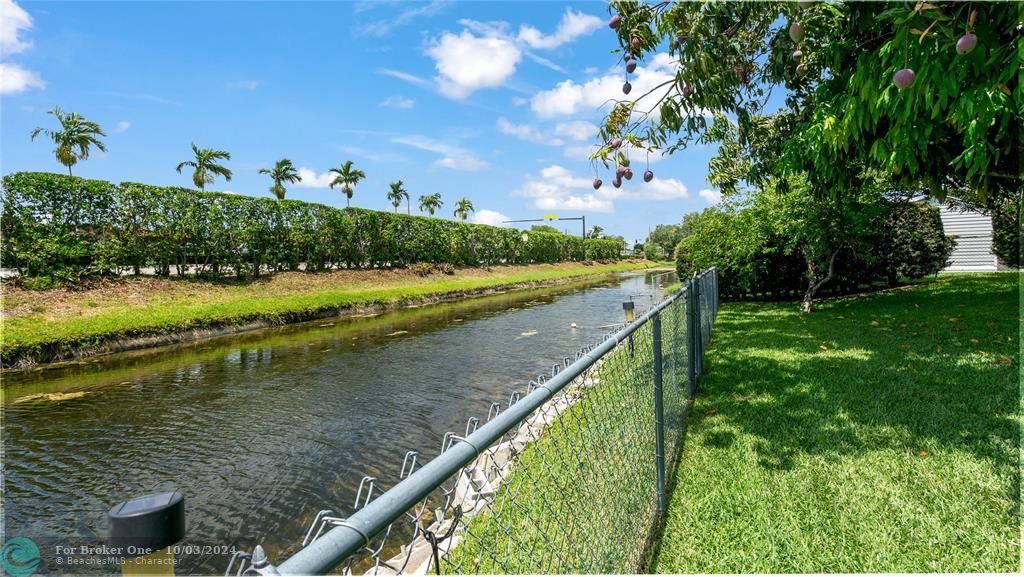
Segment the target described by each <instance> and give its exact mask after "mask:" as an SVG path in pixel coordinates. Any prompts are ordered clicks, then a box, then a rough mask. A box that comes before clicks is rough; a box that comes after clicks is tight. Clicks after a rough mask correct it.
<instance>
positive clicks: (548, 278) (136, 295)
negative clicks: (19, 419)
mask: <svg viewBox="0 0 1024 577" xmlns="http://www.w3.org/2000/svg"><path fill="white" fill-rule="evenodd" d="M653 266H655V265H654V264H652V263H649V262H646V261H627V262H618V263H613V264H590V265H586V264H581V263H561V264H552V265H529V266H508V267H493V268H472V269H458V270H456V271H455V273H454V274H451V275H448V274H443V273H440V272H433V273H431V274H428V275H426V276H420V275H419V274H417V273H416V272H415V271H413V270H410V269H397V270H354V271H348V270H340V271H333V272H329V273H316V274H314V273H282V274H277V275H273V276H269V277H266V278H263V279H260V280H258V281H254V282H246V283H236V282H207V281H200V280H193V279H166V278H163V279H158V278H150V277H144V278H127V279H119V280H116V281H110V282H104V283H99V284H96V285H94V286H91V287H89V288H85V289H81V288H78V289H54V290H47V291H30V290H25V289H20V288H16V287H12V286H5V287H4V305H3V306H4V308H3V311H4V316H3V320H4V327H3V343H2V346H0V354H2V357H3V361H4V365H5V366H9V365H11V364H13V363H15V362H16V361H18V360H19V359H22V360H23V359H26V358H33V357H34V358H37V359H41V360H49V358H47V357H48V356H51V357H52V356H53V354H54V352H55V351H56V352H57V353H60V351H70V350H71V349H74V348H79V347H83V346H85V347H87V346H95V345H98V344H101V343H104V342H108V341H112V340H117V339H127V338H138V337H145V336H151V335H160V334H166V333H176V332H183V331H191V330H196V329H203V328H208V327H217V326H225V325H232V324H243V323H251V322H254V321H267V322H272V323H280V322H290V321H296V320H305V319H307V318H314V316H315V315H318V314H323V313H330V312H332V311H333V312H343V311H344V310H346V309H358V308H361V307H369V306H383V307H388V306H394V305H398V304H402V303H408V302H429V301H431V300H434V299H441V298H448V297H452V296H459V295H462V294H465V295H471V294H476V293H480V292H485V291H489V290H499V289H504V288H509V287H515V286H528V285H533V284H537V283H551V282H558V281H563V280H568V279H572V278H579V277H582V276H591V275H602V274H609V273H613V272H622V271H628V270H637V269H644V268H651V267H653ZM61 354H62V353H61Z"/></svg>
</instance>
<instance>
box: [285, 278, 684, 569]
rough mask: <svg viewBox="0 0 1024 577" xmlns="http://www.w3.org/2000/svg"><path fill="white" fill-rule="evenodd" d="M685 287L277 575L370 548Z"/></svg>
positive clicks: (331, 563)
mask: <svg viewBox="0 0 1024 577" xmlns="http://www.w3.org/2000/svg"><path fill="white" fill-rule="evenodd" d="M687 284H688V283H683V286H682V287H681V288H680V289H679V290H677V291H675V292H673V293H672V294H670V295H669V296H668V297H667V298H666V299H664V300H662V301H661V302H659V303H658V304H656V305H655V306H653V307H652V308H650V309H649V310H647V311H646V312H645V313H644V314H643V315H641V316H640V317H638V318H637V319H636V320H634V321H633V322H631V323H629V324H628V325H626V326H624V327H623V328H622V329H620V330H619V331H618V332H616V333H614V334H613V335H611V336H609V337H608V338H606V339H605V340H604V341H603V342H601V343H600V344H598V345H596V346H594V347H592V348H590V350H589V351H587V352H586V353H585V354H583V355H581V356H580V357H579V358H578V359H577V360H576V361H575V362H573V363H572V364H569V365H567V366H564V368H563V369H562V370H561V371H560V372H559V373H557V374H556V375H554V376H553V377H551V378H550V379H548V380H547V381H545V382H543V383H541V384H540V385H539V386H538V387H537V388H536V389H534V390H533V391H532V392H530V393H529V394H527V395H525V396H523V397H522V398H521V399H519V400H518V401H516V402H515V403H514V404H512V405H511V406H509V407H508V408H507V409H505V410H504V411H501V412H500V413H498V414H497V415H496V416H495V417H494V418H493V419H491V420H490V421H488V422H487V423H486V424H484V425H482V426H480V428H478V429H477V430H476V431H475V432H473V433H472V434H470V435H469V436H467V437H466V438H458V442H457V443H455V444H453V445H452V446H451V447H450V448H448V449H447V450H446V451H444V452H442V453H441V454H440V455H438V456H437V457H436V458H435V459H433V460H432V461H430V462H429V463H427V464H425V465H424V466H422V467H421V468H419V469H418V470H416V471H415V472H414V473H413V474H412V475H410V476H409V477H407V478H406V479H404V480H402V481H401V482H399V483H398V484H397V485H395V486H394V487H392V488H391V489H389V490H388V491H385V492H384V493H383V494H381V495H379V496H378V497H377V498H376V499H374V500H373V501H371V502H370V503H369V504H367V505H366V506H365V507H363V508H362V509H360V510H358V511H356V512H355V513H354V514H353V515H352V516H351V517H348V518H347V519H345V521H344V523H342V524H340V525H338V526H336V527H334V528H333V529H331V530H330V531H328V532H326V533H324V535H323V536H321V537H320V538H319V539H316V540H315V541H313V542H312V543H310V544H308V545H306V546H305V547H304V548H302V549H301V550H299V551H298V552H297V553H295V554H294V555H292V556H291V557H290V558H288V559H287V560H285V561H283V562H282V563H281V564H280V565H278V566H277V568H276V569H277V571H278V573H279V574H281V575H320V574H324V573H327V572H328V571H330V570H332V569H333V568H334V567H336V566H338V565H339V564H340V563H342V562H343V561H344V560H345V559H347V558H348V557H350V556H351V555H353V554H355V553H357V552H358V551H359V549H360V548H361V547H363V546H365V545H368V544H369V543H370V540H371V539H373V538H374V536H376V535H377V534H379V533H381V532H382V531H384V530H386V529H387V527H388V525H390V524H391V523H392V522H394V521H395V520H397V519H399V518H400V517H401V516H402V515H403V514H404V513H405V512H406V511H408V510H409V509H411V508H412V507H414V506H416V504H417V503H419V502H420V501H421V500H422V499H424V498H425V497H427V496H428V495H429V494H430V493H431V492H432V491H434V490H435V489H436V488H437V487H438V485H440V484H441V483H443V482H444V481H445V480H446V479H448V478H449V477H451V476H452V475H455V474H456V473H458V472H459V470H460V469H462V468H463V467H465V466H467V465H468V464H469V463H471V462H472V461H473V460H474V459H476V458H477V457H478V456H479V455H480V454H481V453H482V452H483V451H484V450H486V449H487V448H488V447H490V446H491V445H493V444H494V443H496V442H498V441H499V440H500V439H501V438H502V436H503V435H505V434H506V433H508V432H509V431H511V430H512V429H514V428H515V427H517V426H519V423H520V422H522V421H523V419H526V418H527V417H528V416H529V415H530V414H531V413H533V412H534V411H535V410H537V409H538V408H540V407H541V406H542V405H544V403H546V402H547V401H548V400H549V399H550V398H551V397H553V396H554V395H555V394H556V393H558V392H559V391H560V390H562V389H563V388H565V387H566V386H567V385H569V384H570V383H572V382H573V381H574V380H575V379H576V378H577V377H579V376H580V375H582V374H583V373H584V372H585V371H586V370H587V369H589V368H590V367H591V366H592V365H593V364H594V363H595V362H597V361H598V360H599V359H600V358H601V357H603V356H604V355H606V354H607V353H608V352H610V351H611V350H612V349H614V348H615V347H616V346H617V345H618V344H619V343H622V342H624V341H625V340H626V339H628V338H629V336H630V335H632V334H633V333H634V332H636V331H637V330H638V329H639V328H640V327H642V326H643V325H644V324H645V323H647V322H648V321H649V320H651V318H653V317H654V316H656V315H659V314H660V313H661V311H662V310H664V309H665V308H666V307H668V306H669V305H671V304H672V303H673V302H675V301H676V300H677V299H679V298H680V297H681V296H683V295H685V294H686V292H687Z"/></svg>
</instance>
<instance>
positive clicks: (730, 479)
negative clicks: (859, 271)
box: [653, 274, 1021, 573]
mask: <svg viewBox="0 0 1024 577" xmlns="http://www.w3.org/2000/svg"><path fill="white" fill-rule="evenodd" d="M1019 279H1020V277H1019V276H1018V275H1017V274H991V275H949V276H945V275H943V276H941V277H940V278H939V280H938V281H936V282H933V283H929V284H927V285H924V286H917V287H912V288H906V289H899V290H894V291H890V292H885V293H878V294H872V295H862V296H856V297H849V298H842V299H835V300H828V301H823V302H822V303H821V304H820V305H819V308H818V310H817V311H816V312H814V313H813V314H810V315H803V316H801V315H799V314H798V313H797V312H796V305H795V304H794V303H731V304H726V305H725V306H723V308H722V309H721V311H720V313H719V317H718V321H717V324H716V329H715V335H714V339H713V342H712V345H711V347H710V348H709V349H708V352H707V354H708V356H707V360H706V369H707V374H706V375H705V376H704V377H702V380H701V383H700V391H699V393H698V396H697V401H696V403H695V405H694V407H693V410H692V413H691V423H690V427H689V432H688V436H687V439H686V444H685V449H684V453H683V456H682V458H681V460H680V463H679V466H678V468H677V470H676V473H675V476H676V479H675V490H674V493H673V495H672V498H671V501H670V505H669V511H668V516H667V520H666V527H665V531H664V535H663V538H662V540H661V543H660V547H659V550H658V552H657V556H656V560H655V564H654V567H653V569H654V570H655V571H656V572H659V573H693V572H699V573H790V572H947V571H954V572H974V571H984V572H1011V571H1017V570H1019V569H1020V527H1021V525H1020V468H1019V465H1020V417H1021V401H1020V389H1019V387H1020V383H1019V375H1020V373H1019V369H1020V364H1019V357H1018V352H1019V346H1020V342H1019V338H1020V321H1021V317H1020V309H1019V308H1018V302H1019V300H1018V299H1019V294H1018V290H1019V289H1018V282H1019Z"/></svg>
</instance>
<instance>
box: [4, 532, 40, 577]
mask: <svg viewBox="0 0 1024 577" xmlns="http://www.w3.org/2000/svg"><path fill="white" fill-rule="evenodd" d="M0 565H3V567H4V572H5V573H7V574H8V575H10V576H11V577H26V576H28V575H31V574H33V573H35V572H36V569H37V568H38V567H39V547H36V544H35V543H33V542H32V540H31V539H26V538H25V537H14V538H12V539H8V540H7V542H6V543H4V550H3V559H0Z"/></svg>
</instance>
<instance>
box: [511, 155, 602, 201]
mask: <svg viewBox="0 0 1024 577" xmlns="http://www.w3.org/2000/svg"><path fill="white" fill-rule="evenodd" d="M587 189H589V190H590V191H591V192H587ZM514 194H516V195H518V196H524V197H526V198H529V199H532V200H533V206H534V208H537V209H539V210H562V209H564V210H586V211H592V212H612V211H613V210H614V209H615V205H614V204H613V203H612V201H611V200H608V199H605V198H599V197H598V196H597V195H595V194H594V193H593V188H592V180H590V179H586V178H581V177H577V176H575V175H573V174H572V173H570V172H569V171H568V170H566V169H565V168H563V167H561V166H557V165H554V166H549V167H547V168H544V169H542V170H541V171H540V175H539V176H538V177H531V178H529V179H527V181H526V182H525V183H523V186H522V187H520V188H519V189H517V190H516V191H515V192H514Z"/></svg>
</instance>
